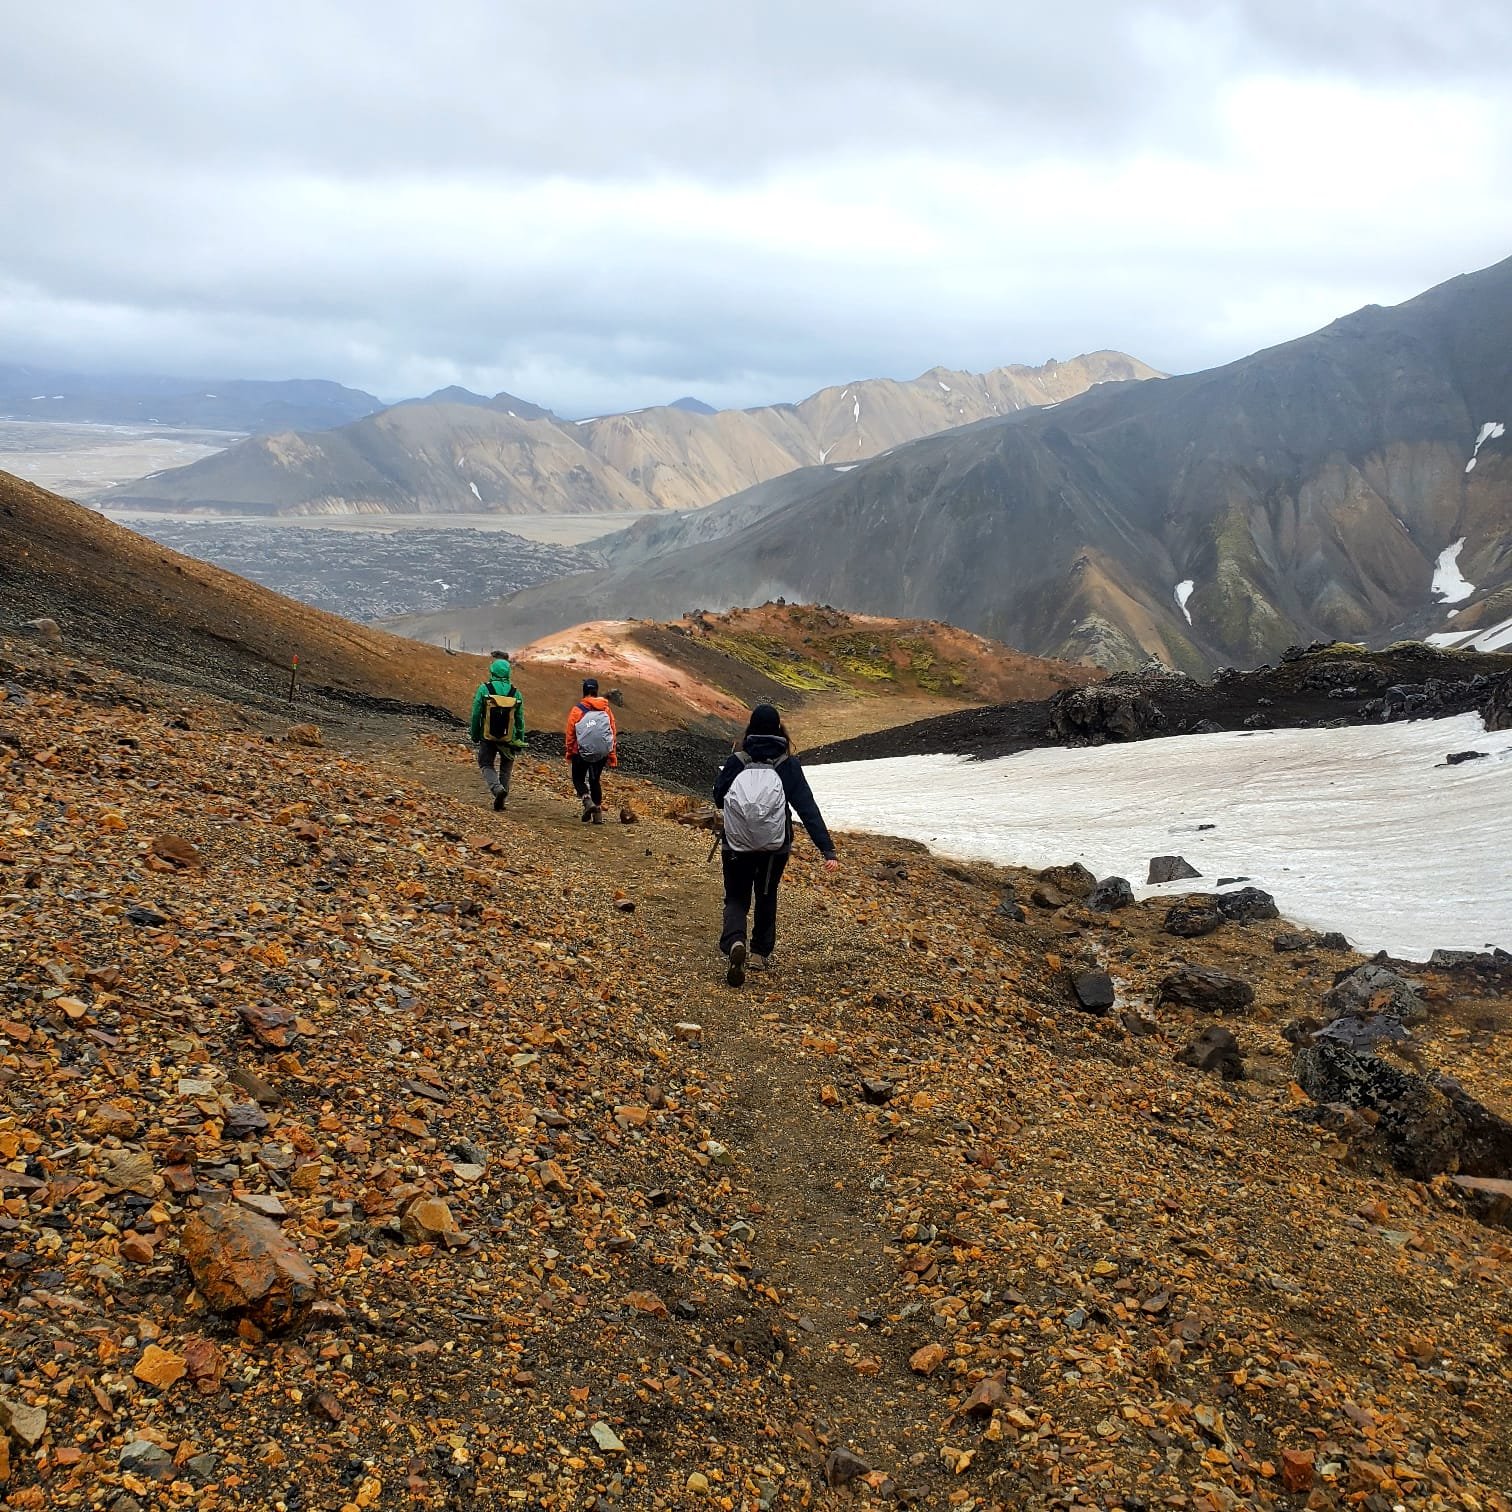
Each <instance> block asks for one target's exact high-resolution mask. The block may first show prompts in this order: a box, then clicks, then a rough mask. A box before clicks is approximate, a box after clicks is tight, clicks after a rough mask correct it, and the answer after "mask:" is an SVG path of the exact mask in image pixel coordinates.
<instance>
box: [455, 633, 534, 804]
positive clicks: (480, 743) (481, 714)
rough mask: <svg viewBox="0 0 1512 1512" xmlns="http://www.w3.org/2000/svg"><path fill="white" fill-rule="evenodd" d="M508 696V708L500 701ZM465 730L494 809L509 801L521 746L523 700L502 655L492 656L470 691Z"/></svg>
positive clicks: (505, 703) (522, 738)
mask: <svg viewBox="0 0 1512 1512" xmlns="http://www.w3.org/2000/svg"><path fill="white" fill-rule="evenodd" d="M509 699H513V700H514V704H513V706H512V707H510V706H509V705H508V704H507V702H500V700H505V701H507V700H509ZM468 733H469V734H470V735H471V736H472V742H473V745H474V747H475V748H476V750H477V753H478V767H479V770H480V771H481V772H482V773H483V780H484V782H486V783H487V784H488V791H489V792H490V793H492V794H493V806H494V809H495V810H496V811H497V810H499V809H502V808H503V807H504V805H505V804H506V803H508V802H509V779H510V776H511V774H512V773H513V772H514V763H515V757H516V756H518V755H519V754H520V752H521V751H523V750H524V749H525V700H524V698H523V697H522V696H521V694H520V690H519V689H518V688H517V687H515V685H514V682H513V680H512V678H511V677H510V672H509V662H508V661H507V660H506V659H505V658H504V657H502V656H499V657H495V658H494V661H493V664H492V665H491V666H490V667H489V669H488V681H487V682H484V683H480V684H479V685H478V691H477V692H476V693H474V694H473V706H472V722H471V724H470V725H469V726H468ZM496 766H497V768H498V770H497V771H495V770H494V768H495V767H496Z"/></svg>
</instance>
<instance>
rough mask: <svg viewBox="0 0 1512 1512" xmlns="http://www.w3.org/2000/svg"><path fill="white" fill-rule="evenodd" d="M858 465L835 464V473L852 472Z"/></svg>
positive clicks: (848, 463)
mask: <svg viewBox="0 0 1512 1512" xmlns="http://www.w3.org/2000/svg"><path fill="white" fill-rule="evenodd" d="M856 465H857V464H856V463H854V462H837V463H835V466H834V471H835V472H850V471H851V470H852V469H853V468H854V467H855V466H856Z"/></svg>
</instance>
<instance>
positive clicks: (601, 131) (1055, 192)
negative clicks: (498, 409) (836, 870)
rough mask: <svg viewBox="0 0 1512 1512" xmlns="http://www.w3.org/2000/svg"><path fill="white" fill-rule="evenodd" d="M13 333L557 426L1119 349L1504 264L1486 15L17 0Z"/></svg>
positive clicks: (1508, 142) (9, 258) (1511, 244)
mask: <svg viewBox="0 0 1512 1512" xmlns="http://www.w3.org/2000/svg"><path fill="white" fill-rule="evenodd" d="M5 25H6V33H7V35H6V41H7V49H6V51H7V56H8V63H7V68H6V78H5V83H4V85H3V86H0V144H3V145H0V161H3V166H4V178H3V182H4V186H5V188H4V206H5V219H6V225H5V234H4V235H3V236H0V361H3V360H11V361H24V362H36V363H47V364H53V365H69V366H76V367H82V368H85V369H95V370H104V369H121V368H132V369H142V370H153V371H170V372H185V373H197V374H202V375H205V376H219V377H238V376H240V377H269V378H271V377H290V376H306V377H331V378H338V379H340V380H342V381H344V382H348V383H352V384H356V385H358V386H361V387H364V388H368V389H372V390H373V391H375V392H377V393H379V394H380V395H382V396H383V397H385V398H394V397H398V396H400V395H402V394H407V393H416V392H425V391H428V390H430V389H433V388H436V387H439V386H441V385H443V384H446V383H451V382H460V383H465V384H466V385H468V386H469V387H471V388H475V389H481V390H486V391H488V392H493V391H494V390H497V389H501V388H506V389H509V390H510V391H512V392H514V393H517V394H520V395H522V396H524V397H526V398H529V399H534V400H536V401H538V402H541V403H544V404H548V405H551V406H553V407H555V408H557V409H558V410H560V411H562V412H564V413H568V414H586V413H594V412H597V411H600V410H608V409H618V408H628V407H633V406H637V405H642V404H650V403H656V402H662V401H665V400H668V399H672V398H675V397H676V396H678V395H680V394H683V393H694V394H697V395H699V396H701V397H703V398H705V399H707V400H709V401H710V402H712V403H715V404H721V405H723V404H750V403H764V402H768V401H771V400H776V399H796V398H799V397H801V396H802V395H804V394H805V393H808V392H810V391H811V390H813V389H815V388H819V387H821V386H823V385H824V384H827V383H832V382H843V381H846V380H849V379H852V378H859V377H870V376H877V375H888V376H893V377H911V376H913V375H915V374H916V373H918V372H921V371H923V370H924V369H926V368H928V367H931V366H934V365H935V364H937V363H939V364H943V365H945V366H949V367H957V368H969V369H978V370H979V369H982V368H986V367H993V366H997V365H999V364H1001V363H1005V362H1014V361H1021V362H1041V361H1043V360H1044V359H1045V358H1047V357H1051V356H1057V357H1066V356H1070V355H1072V354H1074V353H1076V352H1081V351H1087V350H1092V349H1096V348H1099V347H1118V348H1122V349H1124V350H1126V351H1129V352H1133V353H1135V354H1136V355H1138V356H1140V357H1143V358H1145V359H1146V360H1147V361H1150V362H1152V363H1154V364H1155V365H1156V366H1158V367H1163V368H1166V369H1168V370H1173V371H1180V370H1185V369H1189V368H1194V367H1203V366H1207V365H1210V364H1212V363H1216V362H1223V361H1227V360H1229V359H1231V358H1234V357H1238V356H1241V355H1243V354H1244V353H1246V352H1248V351H1251V350H1253V349H1255V348H1257V347H1260V346H1264V345H1268V344H1270V343H1272V342H1275V341H1279V340H1283V339H1285V338H1287V337H1289V336H1293V335H1299V334H1301V333H1302V332H1304V331H1306V330H1309V329H1312V328H1314V327H1316V326H1318V325H1321V324H1324V323H1325V322H1327V321H1328V320H1330V319H1332V318H1334V317H1335V316H1337V315H1340V314H1343V313H1345V312H1347V311H1349V310H1351V309H1354V308H1357V307H1358V306H1360V305H1362V304H1366V303H1371V302H1376V303H1382V304H1387V303H1394V302H1395V301H1397V300H1400V299H1403V298H1406V297H1408V296H1410V295H1412V294H1414V293H1416V292H1418V291H1420V290H1421V289H1423V288H1426V287H1428V286H1429V285H1431V284H1434V283H1437V282H1440V281H1442V280H1443V279H1445V278H1448V277H1451V276H1453V275H1454V274H1456V273H1460V272H1465V271H1468V270H1470V269H1473V268H1476V267H1481V266H1485V265H1486V264H1488V263H1492V262H1495V261H1497V260H1499V259H1501V258H1503V257H1506V256H1508V255H1512V89H1509V87H1508V79H1509V77H1512V7H1509V5H1508V3H1507V0H1453V3H1452V4H1451V3H1449V0H1438V3H1434V0H1429V3H1424V0H1372V3H1363V0H1328V3H1325V4H1320V3H1319V0H1254V3H1244V0H1230V3H1222V0H1170V3H1161V0H1155V3H1139V0H1106V3H1104V0H1064V3H1060V4H1056V5H1049V6H1047V5H1045V4H1043V3H1042V0H1033V3H1020V0H953V3H951V4H949V5H941V4H939V3H938V0H719V3H710V0H698V3H674V0H634V3H626V0H616V3H614V4H607V3H600V0H575V3H574V4H572V5H570V6H554V5H540V4H533V5H531V6H529V7H526V6H524V5H521V4H517V3H508V0H427V3H425V4H420V3H418V0H410V3H406V4H400V3H395V0H363V3H361V4H358V3H338V0H331V3H325V4H316V5H311V4H308V3H300V4H285V3H272V0H259V3H258V4H256V5H251V6H222V5H210V4H204V3H201V0H183V3H167V0H143V3H141V4H133V5H127V4H122V3H120V0H71V3H69V4H57V5H26V6H13V7H9V8H8V9H7V15H6V21H5Z"/></svg>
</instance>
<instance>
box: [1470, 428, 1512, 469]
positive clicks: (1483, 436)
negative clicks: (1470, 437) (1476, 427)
mask: <svg viewBox="0 0 1512 1512" xmlns="http://www.w3.org/2000/svg"><path fill="white" fill-rule="evenodd" d="M1506 434H1507V427H1506V426H1505V425H1504V424H1503V423H1502V422H1501V421H1500V420H1488V421H1486V423H1485V424H1484V425H1483V426H1481V428H1480V435H1478V436H1477V437H1476V438H1475V450H1474V451H1472V452H1471V453H1470V460H1469V461H1468V462H1467V463H1465V471H1466V472H1474V471H1475V461H1476V458H1477V457H1479V456H1480V449H1481V447H1483V446H1484V445H1485V444H1486V442H1488V441H1495V440H1496V439H1497V438H1498V437H1501V436H1505V435H1506Z"/></svg>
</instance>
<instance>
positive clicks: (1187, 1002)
mask: <svg viewBox="0 0 1512 1512" xmlns="http://www.w3.org/2000/svg"><path fill="white" fill-rule="evenodd" d="M1254 1001H1255V989H1254V988H1253V987H1252V986H1250V984H1249V983H1248V982H1246V981H1245V980H1244V978H1243V977H1237V976H1233V975H1232V974H1231V973H1229V972H1227V971H1218V970H1216V969H1215V968H1214V967H1211V966H1179V967H1177V969H1176V970H1175V971H1173V972H1171V973H1170V974H1169V975H1168V976H1167V977H1165V978H1164V979H1163V980H1162V981H1161V984H1160V987H1159V989H1158V990H1157V992H1156V994H1155V1006H1156V1007H1157V1008H1158V1007H1163V1006H1164V1005H1165V1004H1167V1003H1175V1004H1178V1005H1179V1006H1180V1007H1183V1008H1197V1009H1200V1010H1201V1011H1202V1012H1204V1013H1242V1012H1244V1010H1245V1009H1246V1008H1248V1007H1249V1006H1250V1004H1252V1003H1253V1002H1254Z"/></svg>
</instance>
